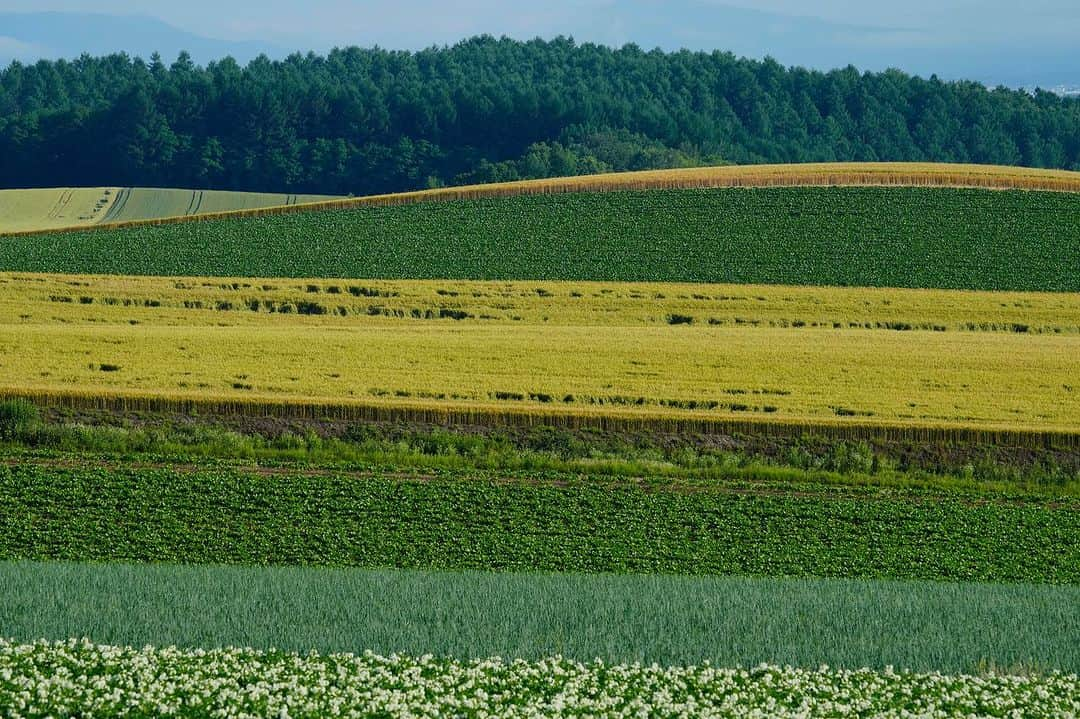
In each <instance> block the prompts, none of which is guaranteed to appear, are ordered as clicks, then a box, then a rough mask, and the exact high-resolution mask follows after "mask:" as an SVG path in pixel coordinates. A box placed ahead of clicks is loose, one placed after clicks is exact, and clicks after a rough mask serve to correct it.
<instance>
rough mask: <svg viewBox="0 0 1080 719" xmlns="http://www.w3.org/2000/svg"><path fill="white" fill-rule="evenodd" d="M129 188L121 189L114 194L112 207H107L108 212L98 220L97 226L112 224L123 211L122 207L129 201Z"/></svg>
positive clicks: (130, 190)
mask: <svg viewBox="0 0 1080 719" xmlns="http://www.w3.org/2000/svg"><path fill="white" fill-rule="evenodd" d="M132 189H133V188H131V187H122V188H120V189H119V190H118V191H117V192H116V199H115V200H113V203H112V206H111V207H109V211H108V212H106V213H105V216H104V217H102V218H101V220H99V222H98V224H101V223H104V222H113V221H115V220H116V218H117V217H119V216H120V214H121V213H123V211H124V207H125V206H126V205H127V203H128V200H129V199H131V192H132Z"/></svg>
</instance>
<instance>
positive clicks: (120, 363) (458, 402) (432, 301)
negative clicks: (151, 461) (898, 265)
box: [0, 274, 1080, 433]
mask: <svg viewBox="0 0 1080 719" xmlns="http://www.w3.org/2000/svg"><path fill="white" fill-rule="evenodd" d="M286 307H288V308H289V309H287V310H286V309H285V308H286ZM305 312H306V313H308V314H305ZM318 312H322V313H324V314H318ZM0 316H2V317H3V320H2V324H0V393H7V394H13V393H31V394H33V393H37V394H42V395H44V394H49V393H61V394H62V393H75V394H78V393H83V394H89V395H97V396H102V397H109V396H116V397H121V396H129V397H135V396H138V397H160V398H189V399H197V400H206V401H237V402H262V403H275V402H277V403H283V404H290V403H292V404H296V403H300V404H302V403H316V404H346V405H347V404H356V405H376V406H385V407H391V406H403V407H427V408H436V409H438V408H443V409H464V410H469V411H475V412H486V411H491V412H497V411H507V410H513V411H520V412H539V413H545V412H547V413H550V412H559V413H570V414H580V415H600V414H606V415H617V416H631V417H632V416H642V417H644V416H649V417H674V418H694V419H705V420H728V419H734V420H746V421H762V422H793V423H798V422H804V423H805V422H811V423H835V424H844V423H848V424H852V425H856V424H883V425H890V426H891V425H904V426H913V427H914V426H919V427H922V426H926V427H969V428H985V429H995V428H997V429H1001V428H1005V429H1023V430H1031V431H1036V432H1064V433H1076V432H1077V431H1078V430H1080V295H1076V294H1060V293H1059V294H1027V293H977V292H954V291H925V290H882V289H875V290H866V289H850V288H793V287H775V286H772V287H766V286H745V285H738V286H721V285H676V284H627V283H562V282H515V283H505V282H459V281H455V282H429V281H393V282H390V281H381V282H374V281H367V282H363V281H352V280H340V281H334V280H295V279H286V280H282V279H266V280H255V279H236V280H223V279H221V278H144V277H140V278H118V277H78V276H47V275H11V274H6V275H0Z"/></svg>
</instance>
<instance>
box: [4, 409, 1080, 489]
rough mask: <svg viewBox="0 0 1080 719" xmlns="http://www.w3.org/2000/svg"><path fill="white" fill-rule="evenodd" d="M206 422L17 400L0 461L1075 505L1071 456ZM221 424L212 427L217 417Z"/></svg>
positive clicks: (813, 442) (542, 430)
mask: <svg viewBox="0 0 1080 719" xmlns="http://www.w3.org/2000/svg"><path fill="white" fill-rule="evenodd" d="M214 420H215V418H203V419H202V420H201V421H192V420H191V419H190V418H186V419H184V420H182V421H178V420H176V418H170V417H167V416H144V417H136V418H135V419H131V418H120V417H117V416H115V415H111V414H107V413H106V414H103V415H85V416H84V415H78V414H71V415H66V416H65V415H58V416H52V417H45V418H43V417H42V414H41V411H40V410H39V409H38V408H37V407H36V406H35V405H33V404H31V403H29V402H27V401H26V400H7V401H0V441H2V442H5V443H6V447H5V448H3V449H2V450H0V451H2V453H3V454H6V455H7V456H12V457H13V456H23V455H32V456H36V457H48V456H54V455H58V456H63V455H78V454H92V455H97V456H103V457H142V458H144V459H147V460H148V461H159V462H160V461H174V462H175V461H181V462H199V463H204V462H207V461H222V462H239V463H246V464H251V463H257V464H260V465H265V466H282V465H302V466H320V467H332V468H340V469H351V470H365V469H369V468H372V467H376V468H377V467H411V468H420V469H441V470H456V471H465V470H484V471H499V472H511V473H514V472H536V471H542V472H562V473H582V472H586V473H592V474H608V475H612V476H615V477H619V476H624V477H625V476H630V477H652V478H656V479H658V480H663V479H668V480H678V479H688V480H705V481H708V480H713V481H730V480H760V481H787V482H801V481H808V482H813V483H818V484H825V483H831V484H836V485H844V486H874V487H898V488H905V489H933V490H940V491H951V492H961V493H967V494H979V493H990V494H996V495H999V494H1025V495H1045V496H1080V457H1077V456H1076V455H1075V454H1073V453H1068V452H1052V451H1045V452H1043V453H1042V454H1036V453H1032V452H1030V451H1029V452H1025V453H1021V454H1022V455H1023V456H1014V455H1013V454H1010V453H1009V452H1008V451H1007V450H1005V449H1003V448H999V447H979V446H974V447H968V448H964V447H957V446H942V445H936V444H935V445H904V444H900V445H889V444H870V443H867V442H863V441H848V440H835V439H825V438H820V437H814V436H806V437H794V438H753V437H741V438H729V439H730V440H731V441H729V442H727V443H713V444H710V443H709V441H708V439H707V438H702V437H697V436H693V435H686V436H681V437H678V438H676V437H671V436H662V435H656V434H653V433H649V432H636V433H620V432H604V431H601V430H598V429H592V430H581V431H571V430H567V429H562V428H557V427H551V426H544V425H538V426H535V427H529V428H522V429H518V430H514V429H513V428H507V427H504V428H497V429H491V430H487V431H485V432H482V433H478V432H468V431H465V430H463V429H460V428H459V429H454V428H444V427H425V426H410V425H401V424H379V423H350V424H348V425H345V426H344V427H331V426H327V425H320V424H319V423H310V424H306V425H305V424H285V425H283V426H279V427H272V428H258V429H255V428H252V427H243V426H240V427H230V426H229V425H227V424H215V423H214ZM218 420H219V421H220V418H218Z"/></svg>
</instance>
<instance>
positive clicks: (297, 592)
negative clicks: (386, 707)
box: [0, 560, 1080, 672]
mask: <svg viewBox="0 0 1080 719" xmlns="http://www.w3.org/2000/svg"><path fill="white" fill-rule="evenodd" d="M178 588H182V589H181V590H179V591H178ZM974 607H977V608H978V609H977V611H973V608H974ZM1078 624H1080V586H1075V585H1074V586H1054V585H1034V584H1003V583H972V582H933V581H930V582H915V581H903V582H899V581H884V580H868V579H813V578H797V579H793V578H748V577H691V576H678V575H631V574H579V573H546V572H482V571H432V570H405V569H358V568H327V567H244V566H223V565H177V564H149V563H138V564H137V563H116V562H110V563H97V562H57V561H48V562H31V561H25V560H22V561H10V562H0V627H2V630H0V636H8V637H13V638H17V639H20V640H25V641H32V640H34V639H37V638H39V637H53V638H63V637H79V636H89V637H90V638H92V639H93V640H94V641H96V642H100V643H103V644H118V645H124V646H136V647H141V646H146V645H154V646H162V645H176V646H185V647H206V648H209V647H218V646H237V647H252V648H256V649H272V648H276V649H285V650H289V651H299V652H306V651H310V650H312V649H314V650H316V651H320V652H342V651H348V652H353V651H363V650H365V649H370V650H372V651H375V652H379V653H385V654H390V653H393V652H403V653H406V654H416V655H422V654H428V653H432V654H436V655H439V656H456V657H489V656H501V657H507V658H512V659H529V660H534V661H535V660H538V659H543V658H544V657H548V656H552V655H555V654H559V655H562V656H566V657H569V658H571V659H577V660H582V661H587V660H591V659H596V658H598V657H599V658H601V659H603V660H604V661H611V662H635V661H640V662H644V663H650V664H651V663H653V662H656V663H659V664H661V665H664V666H671V665H683V664H698V663H700V662H703V661H710V662H713V663H714V664H717V665H721V666H753V665H755V664H760V663H762V662H768V663H770V664H784V665H787V664H790V665H792V666H799V667H807V668H812V667H817V666H820V665H821V664H828V665H830V666H834V667H843V668H845V669H858V668H860V667H872V668H874V669H883V668H885V667H886V666H895V667H897V668H903V669H913V670H918V671H948V672H973V671H984V670H987V669H997V670H1008V671H1025V672H1045V671H1052V670H1055V669H1058V670H1063V671H1072V672H1077V671H1080V642H1077V641H1075V639H1076V637H1075V632H1072V633H1070V632H1069V631H1068V630H1067V628H1068V627H1075V626H1077V625H1078ZM987 627H993V631H992V632H990V631H986V628H987ZM1063 629H1064V630H1063Z"/></svg>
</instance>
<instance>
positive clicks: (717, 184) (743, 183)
mask: <svg viewBox="0 0 1080 719" xmlns="http://www.w3.org/2000/svg"><path fill="white" fill-rule="evenodd" d="M826 185H828V186H831V185H838V186H925V187H978V188H990V189H1022V190H1051V191H1059V192H1080V172H1071V171H1067V170H1047V169H1036V168H1024V167H1006V166H996V165H964V164H949V163H915V162H832V163H804V164H782V165H729V166H720V167H696V168H683V169H675V170H644V171H638V172H619V173H608V174H601V175H582V176H576V177H557V178H548V179H540V180H520V181H515V182H501V183H490V184H483V185H466V186H460V187H446V188H438V189H433V190H420V191H415V192H400V193H393V194H386V195H371V196H367V197H355V198H341V199H327V198H318V197H315V196H304V195H300V196H285V195H281V196H280V198H281V199H279V200H278V201H277V202H274V201H272V198H273V197H274V196H270V195H266V196H261V197H260V199H259V201H253V200H249V201H245V202H243V203H238V202H237V201H236V200H235V199H234V198H233V197H232V196H237V197H238V196H241V195H244V194H245V193H217V194H221V195H227V196H230V197H229V198H228V199H227V201H223V204H222V203H218V204H207V206H206V207H205V208H204V209H201V210H200V211H199V212H197V213H196V212H190V211H189V212H183V211H181V210H180V209H179V208H177V209H176V211H175V212H173V213H171V215H172V216H170V213H169V212H168V211H166V210H164V209H162V208H158V207H157V206H156V205H153V208H154V209H153V211H152V212H151V210H150V209H146V210H145V211H144V212H143V213H142V214H130V213H128V214H123V215H118V216H116V217H102V218H100V219H97V220H94V221H93V224H94V226H95V227H100V228H117V227H128V226H139V225H154V224H167V223H171V222H190V221H199V220H214V219H221V218H226V217H257V216H263V215H274V214H285V213H292V212H305V211H311V210H326V209H349V208H354V207H370V206H384V205H400V204H410V203H416V202H431V201H446V200H466V199H480V198H488V197H510V196H515V195H526V194H554V193H563V192H606V191H618V190H661V189H668V190H670V189H692V188H721V187H787V186H826ZM20 192H21V191H20ZM48 192H54V193H55V192H57V191H55V190H54V191H48ZM151 192H160V191H144V193H151ZM169 192H180V191H169ZM183 192H185V193H186V195H185V198H186V197H187V196H188V195H191V194H192V191H183ZM194 194H195V195H200V194H205V195H210V194H213V193H209V192H206V193H200V192H198V191H195V193H194ZM248 194H250V193H248ZM148 197H149V196H148ZM253 197H254V195H253ZM262 197H265V198H268V199H266V200H263V199H262ZM286 197H288V198H289V200H288V201H286V200H285V198H286ZM151 201H153V202H158V200H157V199H155V198H152V197H151V198H149V199H148V200H147V202H151ZM2 219H3V212H2V203H0V220H2ZM86 224H87V223H85V222H72V223H70V226H67V227H65V226H64V224H63V223H62V222H61V223H56V222H53V223H50V224H47V225H41V226H40V227H35V226H33V225H30V224H26V223H24V224H23V225H21V226H15V225H11V226H8V225H6V224H4V223H2V222H0V232H2V233H4V234H38V233H41V232H56V231H61V230H65V229H72V230H76V229H85V225H86Z"/></svg>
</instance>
